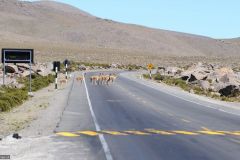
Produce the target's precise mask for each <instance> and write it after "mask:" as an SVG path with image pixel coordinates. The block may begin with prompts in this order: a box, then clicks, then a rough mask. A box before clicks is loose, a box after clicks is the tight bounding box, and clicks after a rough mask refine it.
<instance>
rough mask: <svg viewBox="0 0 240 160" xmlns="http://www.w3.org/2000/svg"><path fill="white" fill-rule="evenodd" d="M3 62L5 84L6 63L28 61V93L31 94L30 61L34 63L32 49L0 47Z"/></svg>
mask: <svg viewBox="0 0 240 160" xmlns="http://www.w3.org/2000/svg"><path fill="white" fill-rule="evenodd" d="M2 63H3V85H5V75H6V67H5V65H6V63H14V64H16V63H28V64H29V66H30V67H29V72H30V75H29V93H28V94H29V95H31V96H32V95H33V94H32V63H34V50H33V49H6V48H3V49H2Z"/></svg>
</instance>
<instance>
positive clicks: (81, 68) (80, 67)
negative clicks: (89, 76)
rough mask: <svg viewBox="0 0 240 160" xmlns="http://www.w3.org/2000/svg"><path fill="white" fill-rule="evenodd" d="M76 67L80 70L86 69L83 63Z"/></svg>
mask: <svg viewBox="0 0 240 160" xmlns="http://www.w3.org/2000/svg"><path fill="white" fill-rule="evenodd" d="M78 68H79V70H80V71H85V70H87V67H86V66H85V65H80V66H78Z"/></svg>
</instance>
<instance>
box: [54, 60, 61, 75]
mask: <svg viewBox="0 0 240 160" xmlns="http://www.w3.org/2000/svg"><path fill="white" fill-rule="evenodd" d="M60 64H61V63H60V61H54V62H53V71H55V70H56V67H57V69H58V72H60Z"/></svg>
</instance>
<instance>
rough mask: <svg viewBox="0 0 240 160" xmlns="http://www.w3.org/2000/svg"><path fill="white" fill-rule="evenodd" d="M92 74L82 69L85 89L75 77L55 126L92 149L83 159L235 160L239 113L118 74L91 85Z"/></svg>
mask: <svg viewBox="0 0 240 160" xmlns="http://www.w3.org/2000/svg"><path fill="white" fill-rule="evenodd" d="M93 74H98V73H87V75H86V87H87V90H88V93H87V94H86V95H80V94H79V92H78V91H80V90H83V89H84V90H85V86H84V85H83V84H82V85H81V84H77V82H75V84H74V86H73V90H72V93H71V95H70V98H69V105H68V107H67V108H66V110H65V112H64V114H63V117H62V121H61V122H60V124H59V127H58V128H57V130H56V131H57V132H58V133H59V134H58V135H60V136H59V137H60V139H61V140H65V141H74V142H76V145H77V144H78V141H81V142H82V141H84V143H87V144H88V146H90V148H91V152H90V153H89V154H92V155H95V156H89V159H98V160H99V159H107V160H111V159H114V160H219V159H221V160H230V159H231V160H239V157H240V117H239V116H237V115H234V114H228V113H225V112H221V111H218V110H214V109H211V108H208V107H204V106H203V105H200V104H195V103H192V102H189V101H185V100H183V99H180V98H177V97H174V96H171V95H169V94H166V93H164V92H163V91H161V90H158V89H153V88H150V87H148V86H145V85H142V84H139V83H136V82H134V81H132V80H129V79H127V78H124V77H121V76H120V77H119V78H118V79H117V81H116V82H115V83H114V84H110V85H109V86H107V85H92V84H91V82H90V81H89V76H91V75H93ZM88 96H89V101H87V98H88ZM79 97H81V98H84V99H85V101H81V102H79V99H80V98H79ZM89 103H90V109H89ZM80 106H86V107H80ZM58 140H59V139H58ZM72 152H73V151H72ZM74 152H77V149H76V150H75V151H74ZM77 156H78V155H77V154H76V155H75V159H81V158H77Z"/></svg>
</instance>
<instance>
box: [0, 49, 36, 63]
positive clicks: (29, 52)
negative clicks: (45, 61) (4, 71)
mask: <svg viewBox="0 0 240 160" xmlns="http://www.w3.org/2000/svg"><path fill="white" fill-rule="evenodd" d="M33 55H34V54H33V49H6V48H3V49H2V63H34V61H33V58H34V57H33Z"/></svg>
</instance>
